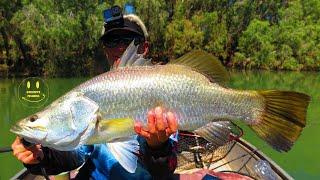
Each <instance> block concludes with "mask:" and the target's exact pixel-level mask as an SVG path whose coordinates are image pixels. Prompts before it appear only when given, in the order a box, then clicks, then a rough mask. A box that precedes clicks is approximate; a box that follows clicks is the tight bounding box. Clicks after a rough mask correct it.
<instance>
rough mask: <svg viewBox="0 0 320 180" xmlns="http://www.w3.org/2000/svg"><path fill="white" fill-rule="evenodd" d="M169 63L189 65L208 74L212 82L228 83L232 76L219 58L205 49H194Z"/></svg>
mask: <svg viewBox="0 0 320 180" xmlns="http://www.w3.org/2000/svg"><path fill="white" fill-rule="evenodd" d="M168 64H178V65H183V66H188V67H191V68H192V69H194V70H195V71H197V72H199V73H201V74H203V75H205V76H207V77H208V78H209V79H210V80H211V82H214V83H218V84H220V85H226V83H227V82H228V81H229V79H230V76H229V74H228V72H227V70H226V69H225V68H224V66H223V65H222V64H221V62H220V61H219V59H218V58H217V57H215V56H213V55H211V54H209V53H207V52H205V51H201V50H194V51H191V52H189V53H187V54H185V55H183V56H181V57H180V58H178V59H176V60H172V61H170V62H169V63H168Z"/></svg>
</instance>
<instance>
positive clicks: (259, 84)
mask: <svg viewBox="0 0 320 180" xmlns="http://www.w3.org/2000/svg"><path fill="white" fill-rule="evenodd" d="M231 76H232V78H231V85H230V86H231V87H233V88H237V89H280V90H294V91H299V92H304V93H307V94H309V95H310V96H311V97H312V102H311V104H310V106H309V109H308V116H307V118H308V119H307V127H306V128H305V129H304V131H303V133H302V135H301V137H300V138H299V139H298V141H297V142H296V144H295V145H294V146H293V148H292V150H291V151H290V152H288V153H278V152H276V151H275V150H273V149H271V148H270V147H268V145H266V144H265V143H264V142H262V141H261V140H260V139H259V138H257V137H256V136H255V135H254V134H253V133H252V132H251V130H250V129H248V128H246V127H245V126H242V127H245V128H244V130H245V135H244V138H245V139H246V140H248V141H249V142H251V143H252V144H253V145H255V146H256V147H257V148H260V149H261V150H262V151H263V152H264V153H265V154H267V155H268V156H269V157H270V158H272V159H273V160H274V161H275V162H276V163H278V164H279V165H280V166H281V167H282V168H284V169H285V170H286V171H287V172H288V173H289V174H290V175H291V176H293V177H294V178H296V179H320V155H319V152H320V139H319V136H320V121H319V115H320V93H319V90H320V76H319V74H318V73H310V72H309V73H298V72H261V71H259V72H252V71H250V72H248V71H247V72H231ZM86 79H88V78H72V79H64V78H55V79H45V81H46V82H47V84H48V86H49V93H50V96H49V100H48V101H47V103H46V104H49V103H50V102H52V101H53V100H55V99H56V98H58V97H60V96H61V95H63V94H64V93H66V92H67V91H68V90H70V89H72V88H73V87H75V86H76V85H78V84H80V83H81V82H83V81H85V80H86ZM21 81H22V79H0V127H1V130H0V146H1V147H4V146H10V145H11V143H12V142H13V140H14V138H15V136H14V134H12V133H10V132H9V129H10V127H11V126H12V125H13V124H14V123H15V122H16V121H17V120H19V119H20V118H23V117H25V116H27V115H30V114H32V113H34V112H37V111H38V110H40V109H41V108H30V107H26V106H24V105H23V104H21V102H20V101H19V100H18V98H17V89H18V85H19V83H20V82H21ZM0 160H1V162H0V163H1V166H0V167H1V168H0V180H2V179H8V178H10V177H12V176H13V175H14V174H15V173H17V172H18V171H19V170H21V169H22V168H23V166H22V164H21V163H20V162H19V161H18V160H16V159H15V158H14V157H13V155H12V154H11V153H3V154H0Z"/></svg>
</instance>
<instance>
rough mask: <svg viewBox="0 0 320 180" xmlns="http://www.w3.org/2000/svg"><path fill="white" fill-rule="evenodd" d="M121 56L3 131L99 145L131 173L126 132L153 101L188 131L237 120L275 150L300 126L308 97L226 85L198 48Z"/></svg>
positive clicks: (209, 135) (53, 142) (68, 144)
mask: <svg viewBox="0 0 320 180" xmlns="http://www.w3.org/2000/svg"><path fill="white" fill-rule="evenodd" d="M133 48H135V49H133ZM128 52H129V53H128ZM128 54H129V55H128ZM124 56H130V57H126V59H127V61H122V63H121V66H122V67H118V68H115V69H113V70H112V71H109V72H107V73H104V74H102V75H99V76H97V77H94V78H92V79H91V80H88V81H87V82H85V83H82V84H81V85H79V86H78V87H76V88H74V89H73V90H71V91H70V92H68V93H67V94H65V95H64V96H62V97H60V98H59V99H57V100H56V101H54V102H53V103H52V104H51V105H49V106H48V107H46V108H45V109H44V110H43V111H40V112H38V113H36V114H35V115H32V116H30V117H27V118H25V119H23V120H21V121H20V122H18V123H17V124H16V125H15V126H14V127H12V129H11V131H12V132H14V133H16V134H18V135H19V136H22V137H23V138H25V139H26V140H27V141H30V142H34V143H40V144H42V145H43V146H48V147H52V148H55V149H58V150H72V149H75V148H77V147H79V146H81V145H84V144H95V143H107V145H108V147H109V149H110V151H111V152H112V153H113V155H114V156H115V158H116V159H117V160H118V161H119V162H120V164H121V165H122V166H123V167H124V168H126V169H127V170H128V171H129V172H134V170H135V168H136V160H137V159H136V156H135V155H133V154H132V152H135V151H137V150H138V148H139V147H138V143H137V141H136V140H135V139H128V137H131V136H132V135H134V130H133V129H134V128H133V124H134V121H135V120H140V121H142V123H144V124H146V119H147V118H146V116H147V112H148V110H150V109H152V108H154V107H156V106H162V107H164V108H165V109H167V110H170V111H172V112H174V113H175V115H176V117H177V119H178V129H179V130H187V131H195V132H197V133H198V134H200V135H201V136H203V137H204V138H205V139H207V140H209V141H214V140H215V139H217V134H216V133H217V132H218V131H216V130H217V129H219V128H222V129H223V127H221V125H222V126H223V123H220V124H219V123H212V122H215V121H221V120H227V121H233V120H241V121H243V122H245V123H246V124H248V125H249V126H250V127H251V128H252V129H253V130H254V131H255V132H256V133H257V134H258V136H260V137H261V138H262V139H264V140H265V141H266V142H268V143H269V144H270V145H271V146H272V147H274V148H275V149H276V150H278V151H288V150H289V149H290V148H291V146H292V145H293V143H294V142H295V141H296V140H297V138H298V136H299V135H300V133H301V130H302V128H303V127H304V126H305V122H306V111H307V106H308V104H309V101H310V97H309V96H308V95H305V94H302V93H298V92H290V91H276V90H267V91H252V90H248V91H244V90H235V89H230V88H227V87H225V85H224V82H225V81H226V80H227V72H226V71H225V69H224V68H223V66H222V65H221V64H220V62H219V61H218V60H217V59H216V58H214V57H213V56H211V55H209V54H207V53H205V52H202V51H193V52H191V53H189V54H186V55H185V56H183V57H181V58H179V59H177V60H175V61H172V62H170V63H169V64H167V65H155V66H147V65H144V64H145V62H146V61H143V60H141V57H140V56H137V54H136V47H135V46H134V45H133V44H131V45H130V46H129V48H128V49H127V51H126V53H125V55H124ZM132 59H136V60H134V61H133V60H132Z"/></svg>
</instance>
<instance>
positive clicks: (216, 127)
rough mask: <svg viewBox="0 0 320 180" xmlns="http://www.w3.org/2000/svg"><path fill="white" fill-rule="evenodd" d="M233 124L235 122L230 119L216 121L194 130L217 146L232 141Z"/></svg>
mask: <svg viewBox="0 0 320 180" xmlns="http://www.w3.org/2000/svg"><path fill="white" fill-rule="evenodd" d="M232 126H233V124H232V123H231V122H229V121H215V122H210V123H208V124H206V125H204V126H202V127H200V128H198V129H196V130H194V133H196V134H198V135H199V136H201V137H203V138H204V139H205V140H207V141H209V142H211V143H212V145H213V146H214V147H216V148H217V147H219V146H223V145H225V144H226V143H227V142H229V141H230V134H231V133H232V129H233V128H232Z"/></svg>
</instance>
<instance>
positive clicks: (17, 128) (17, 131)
mask: <svg viewBox="0 0 320 180" xmlns="http://www.w3.org/2000/svg"><path fill="white" fill-rule="evenodd" d="M10 131H11V132H13V133H15V134H18V135H20V134H21V133H22V132H23V128H22V127H21V126H18V125H13V126H12V127H11V129H10Z"/></svg>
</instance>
